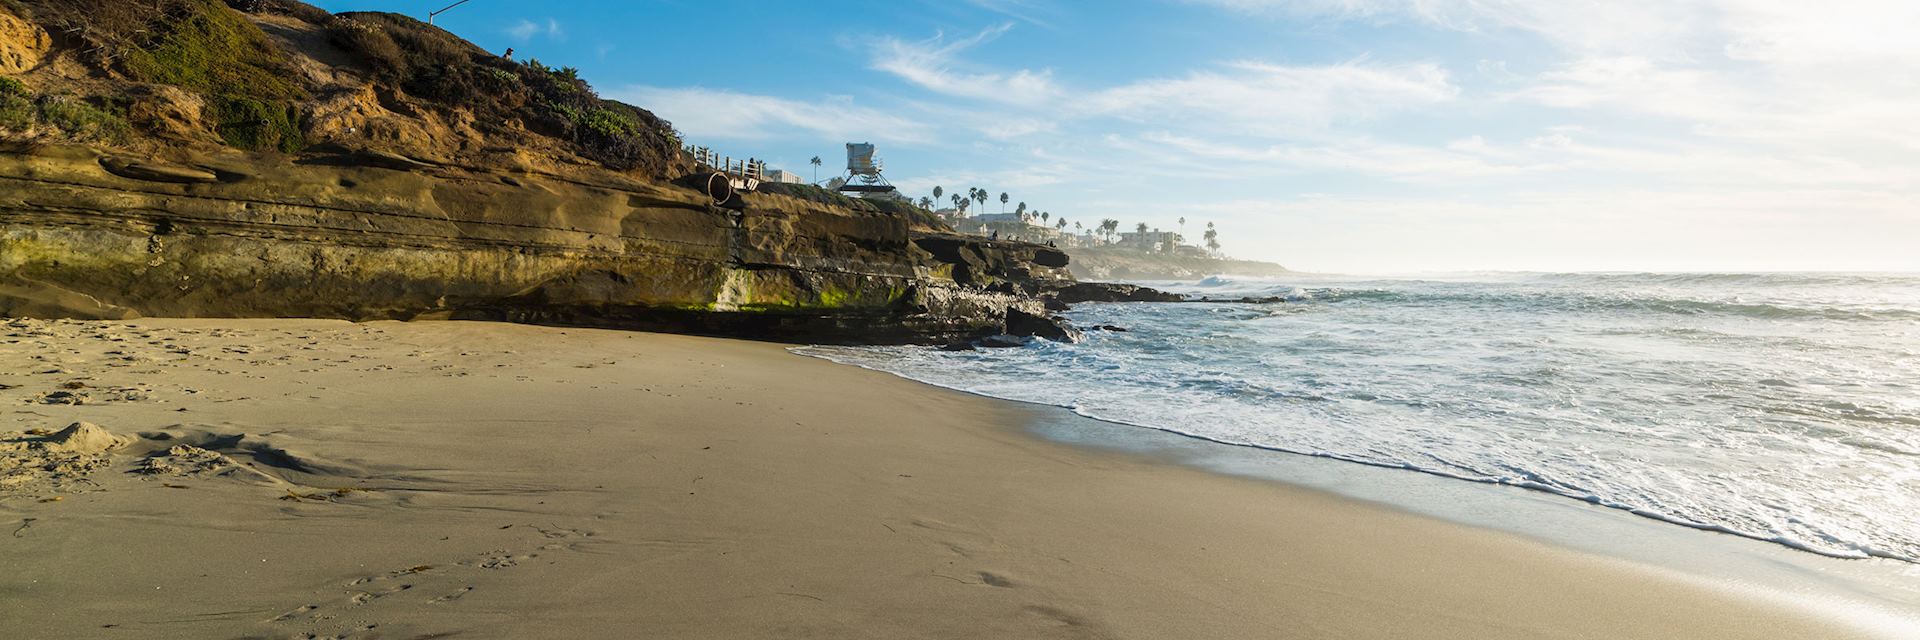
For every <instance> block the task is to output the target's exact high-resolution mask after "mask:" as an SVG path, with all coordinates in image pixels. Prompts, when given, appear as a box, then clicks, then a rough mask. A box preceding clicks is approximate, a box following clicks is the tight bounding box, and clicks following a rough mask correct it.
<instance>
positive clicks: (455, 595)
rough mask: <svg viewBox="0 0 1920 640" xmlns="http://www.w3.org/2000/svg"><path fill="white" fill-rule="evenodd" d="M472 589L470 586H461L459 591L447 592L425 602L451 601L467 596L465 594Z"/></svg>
mask: <svg viewBox="0 0 1920 640" xmlns="http://www.w3.org/2000/svg"><path fill="white" fill-rule="evenodd" d="M472 591H473V587H472V586H465V587H461V588H460V590H459V591H455V592H453V593H449V594H447V595H444V596H440V597H438V598H434V599H432V600H428V601H427V604H440V603H443V602H453V601H455V600H459V599H461V598H465V597H467V594H468V593H471V592H472Z"/></svg>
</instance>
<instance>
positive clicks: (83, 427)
mask: <svg viewBox="0 0 1920 640" xmlns="http://www.w3.org/2000/svg"><path fill="white" fill-rule="evenodd" d="M128 442H129V440H128V439H127V438H125V437H122V436H117V435H114V434H113V433H111V432H108V431H107V430H106V429H102V428H100V426H99V425H96V424H93V423H91V422H75V423H73V424H71V425H68V426H67V428H65V429H61V430H59V431H57V432H54V433H47V432H45V431H40V430H30V431H26V432H14V433H8V434H5V435H0V494H4V493H28V492H38V491H42V490H47V489H56V490H57V489H62V488H65V487H67V486H68V485H71V484H74V483H78V482H87V480H86V477H87V476H88V475H89V474H92V473H93V472H94V471H97V470H99V469H101V468H102V467H106V466H107V465H108V464H110V463H111V462H112V461H111V458H110V457H109V456H108V452H111V451H113V450H115V449H119V448H122V447H125V446H127V444H128Z"/></svg>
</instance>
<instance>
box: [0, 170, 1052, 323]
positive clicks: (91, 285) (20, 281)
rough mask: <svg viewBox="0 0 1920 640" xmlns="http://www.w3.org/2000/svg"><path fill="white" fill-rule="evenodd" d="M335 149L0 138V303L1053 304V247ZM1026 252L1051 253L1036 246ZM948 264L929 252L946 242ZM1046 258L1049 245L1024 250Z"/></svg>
mask: <svg viewBox="0 0 1920 640" xmlns="http://www.w3.org/2000/svg"><path fill="white" fill-rule="evenodd" d="M375 160H377V158H370V157H369V156H368V155H367V154H365V153H357V152H352V151H348V150H344V149H343V150H338V151H337V152H327V151H324V150H322V151H319V152H309V153H305V154H302V155H300V156H297V157H295V156H283V155H278V154H270V153H269V154H252V153H244V152H239V151H232V152H225V153H215V154H209V155H207V156H205V157H196V158H191V159H188V160H185V161H177V162H159V161H154V160H149V159H143V158H137V157H128V156H125V155H116V154H115V153H113V152H105V151H98V150H95V149H92V148H88V147H83V146H67V145H40V146H32V147H20V148H13V149H8V150H5V152H4V153H0V315H28V316H57V317H81V318H128V317H135V316H141V315H154V316H189V317H196V316H198V317H246V316H302V317H325V318H346V319H354V320H367V319H428V318H455V319H501V320H514V321H527V322H544V323H564V324H582V325H599V326H617V327H627V328H649V329H672V330H680V331H694V332H706V333H720V334H729V335H750V336H754V337H764V338H774V339H792V340H811V341H853V342H901V341H918V342H938V341H944V340H951V339H956V338H962V337H969V336H980V335H989V334H995V333H1001V332H1003V331H1004V330H1005V320H1006V317H1007V310H1008V309H1009V308H1014V309H1019V310H1021V311H1023V312H1029V313H1043V311H1041V310H1040V309H1039V304H1038V302H1037V301H1035V300H1034V299H1033V298H1032V297H1031V296H1030V295H1028V294H1029V293H1030V292H1031V289H1032V286H1031V284H1030V283H1032V282H1035V281H1043V280H1054V279H1060V278H1064V277H1065V275H1064V270H1062V269H1059V268H1057V266H1056V265H1054V264H1053V263H1056V262H1057V263H1060V265H1059V266H1063V265H1064V256H1056V255H1054V254H1056V253H1057V252H1051V250H1048V249H1046V248H1044V247H1034V246H1032V245H1018V244H1012V243H993V242H987V241H985V240H981V239H967V238H960V237H952V236H942V237H941V238H942V239H940V240H938V241H937V242H935V243H933V244H936V245H938V247H940V248H941V249H942V251H937V252H934V251H929V250H927V249H924V248H922V245H924V244H928V243H927V242H924V241H923V242H919V243H916V242H915V240H914V237H913V235H911V234H910V232H909V229H908V223H907V221H906V220H905V219H903V218H901V217H900V216H895V215H889V214H885V213H880V212H874V211H857V210H849V209H846V208H841V207H834V206H831V205H825V204H819V203H814V202H809V201H805V200H801V199H797V198H790V197H785V196H777V195H769V194H752V195H749V196H748V197H747V199H746V204H747V206H746V207H745V208H744V209H742V210H737V211H736V210H729V209H721V208H717V207H713V206H710V204H709V203H708V201H707V200H706V199H705V196H704V195H702V194H698V193H696V192H694V191H693V190H690V189H685V188H681V187H678V186H675V185H672V184H663V183H658V182H653V181H649V180H640V179H628V178H623V177H620V176H616V175H612V174H607V173H596V174H583V175H593V176H594V177H593V179H592V180H591V181H589V180H586V179H582V178H580V177H578V176H562V175H557V174H552V173H544V172H536V171H501V170H498V169H485V168H472V167H459V166H452V165H447V164H437V163H431V162H423V161H418V160H410V161H409V162H408V163H401V162H377V161H375ZM1036 252H1038V253H1041V254H1046V255H1044V256H1038V255H1037V254H1036ZM937 253H938V254H944V255H936V254H937ZM1036 258H1038V259H1037V260H1036Z"/></svg>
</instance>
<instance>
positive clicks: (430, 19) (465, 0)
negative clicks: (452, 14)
mask: <svg viewBox="0 0 1920 640" xmlns="http://www.w3.org/2000/svg"><path fill="white" fill-rule="evenodd" d="M469 2H473V0H460V1H459V2H455V3H453V4H450V5H447V6H446V7H445V8H443V9H441V10H439V11H435V12H433V13H429V14H427V24H433V18H434V16H438V15H440V14H442V13H446V12H448V11H451V10H453V8H454V7H458V6H460V5H463V4H466V3H469Z"/></svg>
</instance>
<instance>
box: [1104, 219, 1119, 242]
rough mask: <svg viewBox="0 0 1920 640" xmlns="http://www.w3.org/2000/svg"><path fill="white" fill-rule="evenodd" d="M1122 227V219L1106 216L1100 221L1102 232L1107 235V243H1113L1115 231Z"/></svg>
mask: <svg viewBox="0 0 1920 640" xmlns="http://www.w3.org/2000/svg"><path fill="white" fill-rule="evenodd" d="M1119 228H1120V221H1119V220H1115V219H1113V218H1105V219H1102V220H1101V221H1100V233H1101V234H1102V235H1105V236H1106V237H1107V244H1113V231H1114V230H1115V229H1119Z"/></svg>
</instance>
